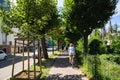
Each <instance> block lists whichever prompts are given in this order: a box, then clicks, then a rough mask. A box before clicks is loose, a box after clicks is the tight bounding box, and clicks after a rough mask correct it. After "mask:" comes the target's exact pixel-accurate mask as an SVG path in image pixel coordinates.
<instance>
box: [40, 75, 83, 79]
mask: <svg viewBox="0 0 120 80" xmlns="http://www.w3.org/2000/svg"><path fill="white" fill-rule="evenodd" d="M82 77H84V76H83V75H76V74H74V75H66V76H61V74H53V75H49V76H47V77H46V78H44V79H41V80H83V79H82Z"/></svg>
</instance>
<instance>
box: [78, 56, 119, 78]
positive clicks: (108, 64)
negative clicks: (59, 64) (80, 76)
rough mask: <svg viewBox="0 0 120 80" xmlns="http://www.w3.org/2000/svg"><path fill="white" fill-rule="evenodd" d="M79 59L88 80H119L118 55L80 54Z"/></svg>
mask: <svg viewBox="0 0 120 80" xmlns="http://www.w3.org/2000/svg"><path fill="white" fill-rule="evenodd" d="M79 58H80V60H79V61H80V63H81V64H82V67H83V70H84V72H85V73H86V74H87V76H88V77H89V78H90V80H120V64H119V61H120V55H118V54H114V55H113V54H101V55H90V54H87V55H84V54H81V55H79ZM79 61H78V62H79Z"/></svg>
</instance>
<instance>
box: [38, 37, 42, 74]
mask: <svg viewBox="0 0 120 80" xmlns="http://www.w3.org/2000/svg"><path fill="white" fill-rule="evenodd" d="M38 56H39V57H38V64H39V66H40V72H41V71H42V67H41V58H42V57H41V47H40V40H39V39H38Z"/></svg>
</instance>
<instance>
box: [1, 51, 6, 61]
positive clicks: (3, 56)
mask: <svg viewBox="0 0 120 80" xmlns="http://www.w3.org/2000/svg"><path fill="white" fill-rule="evenodd" d="M6 58H7V54H6V53H5V52H4V51H2V50H0V60H3V59H6Z"/></svg>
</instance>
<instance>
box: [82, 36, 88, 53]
mask: <svg viewBox="0 0 120 80" xmlns="http://www.w3.org/2000/svg"><path fill="white" fill-rule="evenodd" d="M83 52H84V53H88V35H84V51H83Z"/></svg>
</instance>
